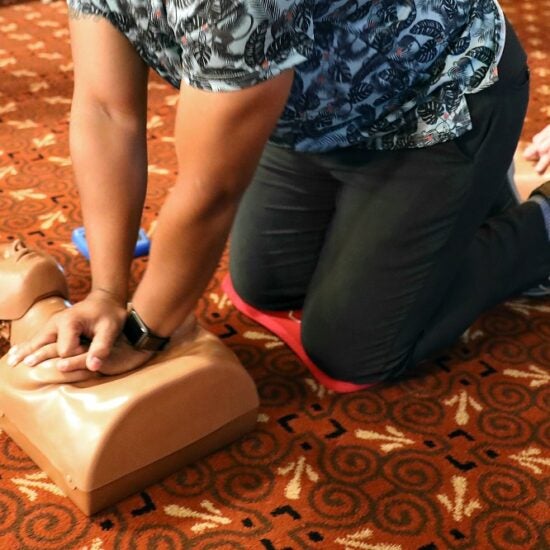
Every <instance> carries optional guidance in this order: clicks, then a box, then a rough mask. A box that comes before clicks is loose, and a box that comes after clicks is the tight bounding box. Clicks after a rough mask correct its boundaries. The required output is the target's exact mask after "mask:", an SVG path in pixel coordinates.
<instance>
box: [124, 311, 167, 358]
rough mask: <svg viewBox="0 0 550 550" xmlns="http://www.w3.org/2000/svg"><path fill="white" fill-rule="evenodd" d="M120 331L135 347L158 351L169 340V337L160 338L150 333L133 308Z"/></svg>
mask: <svg viewBox="0 0 550 550" xmlns="http://www.w3.org/2000/svg"><path fill="white" fill-rule="evenodd" d="M122 332H123V333H124V336H126V338H127V339H128V342H130V344H131V345H132V346H133V347H134V348H135V349H146V350H150V351H160V350H162V349H163V348H164V347H166V344H168V342H169V341H170V338H162V337H160V336H157V335H156V334H152V333H151V331H150V330H149V329H148V328H147V326H146V325H145V323H144V322H143V321H142V320H141V318H140V317H139V315H138V314H137V312H136V311H134V310H133V309H132V310H131V311H130V313H129V314H128V318H127V319H126V323H125V324H124V328H123V330H122Z"/></svg>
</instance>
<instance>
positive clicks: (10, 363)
mask: <svg viewBox="0 0 550 550" xmlns="http://www.w3.org/2000/svg"><path fill="white" fill-rule="evenodd" d="M15 365H17V357H15V356H14V355H12V356H11V357H10V356H9V355H8V366H9V367H15Z"/></svg>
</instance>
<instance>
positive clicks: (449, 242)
mask: <svg viewBox="0 0 550 550" xmlns="http://www.w3.org/2000/svg"><path fill="white" fill-rule="evenodd" d="M511 39H514V37H513V36H512V37H511ZM510 47H514V48H515V49H513V50H510ZM510 47H509V48H508V51H507V52H506V54H507V57H506V59H504V60H503V61H504V64H505V65H506V64H508V63H509V64H510V67H508V66H507V65H506V66H507V71H506V73H505V75H503V78H502V79H501V82H500V83H499V84H497V85H495V86H493V87H491V88H489V89H487V90H485V91H484V92H481V93H479V94H476V95H473V96H470V97H469V98H468V100H469V105H470V108H471V115H472V120H473V124H474V129H473V130H472V131H470V132H469V133H468V134H466V135H465V136H463V137H461V138H459V139H456V140H454V141H451V142H448V143H444V144H439V145H436V146H433V147H430V148H426V149H420V150H406V151H394V152H365V153H362V154H360V153H357V152H355V153H353V152H351V153H349V156H350V158H347V159H346V158H345V154H342V155H340V157H339V158H338V159H337V160H338V162H333V163H332V164H333V165H334V167H333V169H332V173H333V174H334V175H335V177H337V178H338V179H340V180H341V181H343V182H346V184H345V186H344V189H343V191H342V193H341V194H340V197H339V200H338V204H337V209H336V212H335V216H334V219H333V222H332V225H331V229H330V232H329V234H328V235H327V238H326V243H325V246H324V248H323V250H322V254H321V257H320V260H319V264H318V267H317V270H316V271H315V274H314V277H313V279H312V283H311V285H310V288H309V292H308V296H307V299H306V302H305V307H304V313H303V317H302V339H303V343H304V347H305V349H306V352H307V353H308V354H309V356H310V357H311V358H312V360H313V361H314V362H316V364H317V365H318V366H319V367H320V368H321V369H323V370H324V371H325V372H327V374H329V375H330V376H332V377H333V378H336V379H340V380H348V381H351V382H355V383H368V382H372V381H375V380H381V379H387V378H392V377H395V376H397V375H399V374H400V373H401V372H402V371H403V370H404V369H405V368H406V367H408V366H410V365H411V364H412V363H413V362H414V361H416V360H419V359H422V358H423V357H417V356H416V355H415V348H416V346H417V344H418V343H419V342H420V341H421V340H422V338H423V334H424V332H426V331H429V330H430V329H431V326H430V322H431V319H432V318H433V316H434V315H435V314H436V312H441V311H442V308H443V309H445V307H444V306H445V300H446V296H447V294H448V292H449V290H450V288H451V287H452V285H453V284H454V281H455V279H456V278H458V277H460V269H461V265H462V262H463V260H464V258H465V255H466V253H467V251H468V249H469V245H470V243H471V242H472V241H473V240H474V238H475V236H476V234H477V232H478V230H479V228H480V226H481V225H482V224H483V223H484V221H485V219H486V218H487V215H488V213H489V212H490V210H491V208H492V207H493V205H494V203H495V198H496V197H498V195H499V194H500V192H501V191H502V186H503V185H504V182H505V175H506V171H507V170H508V167H509V166H510V162H511V160H512V156H513V153H514V150H515V147H516V144H517V140H518V137H519V134H520V131H521V127H522V123H523V117H524V113H525V108H526V104H527V97H528V74H527V71H526V65H525V58H524V56H523V57H522V55H521V54H522V51H521V48H519V50H518V49H517V48H518V47H519V45H518V44H515V45H514V42H512V44H511V46H510ZM514 56H516V57H517V59H514ZM353 161H355V162H353ZM361 162H362V163H363V164H362V165H361ZM330 163H331V159H330V157H327V164H330ZM342 163H345V164H346V166H347V168H346V169H343V168H342V167H341V166H339V165H341V164H342ZM496 238H498V235H497V236H496ZM512 252H513V251H512ZM502 276H503V277H505V274H503V275H502ZM472 292H473V293H475V292H476V288H475V286H474V287H472ZM485 304H486V300H485V297H480V299H479V308H480V311H481V309H482V307H483V306H484V305H485ZM480 311H478V312H477V313H480ZM471 314H474V312H473V311H472V313H471ZM472 320H473V319H472ZM463 321H464V320H462V323H463ZM450 325H453V323H450ZM456 326H458V324H457V325H456ZM458 335H459V334H454V336H455V337H458ZM446 343H447V342H446Z"/></svg>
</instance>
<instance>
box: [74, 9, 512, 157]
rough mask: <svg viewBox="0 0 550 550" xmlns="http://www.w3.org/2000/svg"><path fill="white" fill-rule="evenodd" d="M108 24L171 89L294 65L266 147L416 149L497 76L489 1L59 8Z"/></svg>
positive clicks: (498, 22) (498, 44)
mask: <svg viewBox="0 0 550 550" xmlns="http://www.w3.org/2000/svg"><path fill="white" fill-rule="evenodd" d="M68 3H69V7H70V8H71V9H72V10H73V12H76V13H77V14H78V13H79V12H80V13H82V12H84V13H90V14H96V15H101V16H104V17H106V18H107V19H109V20H110V21H111V22H112V23H113V24H114V25H115V26H116V27H117V28H118V29H119V30H120V31H121V32H123V33H124V34H125V35H126V36H127V37H128V39H129V40H130V41H131V42H132V44H133V45H134V46H135V48H136V49H137V51H138V52H139V54H140V55H141V56H142V57H143V59H144V60H145V61H146V62H147V63H148V64H149V65H150V66H151V67H152V68H153V69H155V70H156V71H157V72H158V73H159V74H160V75H161V76H162V77H163V78H165V79H166V80H167V81H169V82H170V83H171V84H173V85H174V86H176V87H179V85H180V82H181V81H182V80H183V81H184V82H186V83H188V84H190V85H191V86H196V87H198V88H203V89H208V90H213V91H231V90H238V89H241V88H244V87H247V86H253V85H254V84H257V83H259V82H262V81H264V80H266V79H269V78H272V77H273V76H275V75H277V74H279V73H280V72H281V71H283V70H285V69H290V68H293V69H294V72H295V77H294V83H293V86H292V90H291V93H290V96H289V98H288V101H287V104H286V108H285V109H284V112H283V114H282V116H281V118H280V120H279V122H278V124H277V127H276V128H275V130H274V132H273V134H272V136H271V142H272V143H274V144H276V145H280V146H283V147H287V148H292V149H294V150H297V151H303V152H311V153H318V152H324V151H330V150H333V149H337V148H341V147H349V146H355V147H367V148H371V149H398V148H413V147H425V146H429V145H432V144H435V143H438V142H442V141H447V140H450V139H453V138H455V137H458V136H459V135H461V134H463V133H464V132H466V131H467V130H468V129H470V128H471V122H470V117H469V113H468V106H467V103H466V99H465V95H466V94H471V93H475V92H478V91H480V90H483V89H484V88H486V87H487V86H490V85H491V84H492V83H494V82H495V81H496V79H497V78H498V75H497V63H498V61H499V59H500V55H501V53H502V49H503V47H504V40H505V24H504V16H503V13H502V10H501V8H500V6H499V4H498V2H497V0H297V1H290V0H165V2H163V1H162V0H68Z"/></svg>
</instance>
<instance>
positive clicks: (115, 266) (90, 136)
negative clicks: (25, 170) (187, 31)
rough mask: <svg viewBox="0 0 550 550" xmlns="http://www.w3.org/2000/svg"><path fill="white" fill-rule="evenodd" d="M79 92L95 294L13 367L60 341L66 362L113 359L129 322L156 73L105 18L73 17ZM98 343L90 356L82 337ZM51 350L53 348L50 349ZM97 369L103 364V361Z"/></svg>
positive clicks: (21, 352)
mask: <svg viewBox="0 0 550 550" xmlns="http://www.w3.org/2000/svg"><path fill="white" fill-rule="evenodd" d="M70 31H71V45H72V54H73V61H74V78H75V84H74V94H73V102H72V109H71V123H70V150H71V158H72V163H73V169H74V174H75V179H76V184H77V187H78V191H79V194H80V199H81V208H82V214H83V219H84V225H85V229H86V239H87V241H88V244H89V248H90V256H91V271H92V291H91V293H90V294H89V295H88V297H87V298H86V299H84V300H83V301H82V302H80V303H78V304H76V305H75V306H74V307H72V308H70V309H69V310H66V311H64V312H62V313H61V314H59V315H56V316H54V317H52V319H51V321H50V322H49V323H48V325H47V326H46V327H44V329H43V330H42V331H41V332H40V333H39V334H38V335H37V336H36V337H35V338H33V340H32V341H29V342H26V343H22V344H20V345H18V346H17V348H16V350H15V351H14V352H13V353H12V363H13V364H16V363H17V362H18V361H20V360H21V359H23V358H24V357H26V356H28V355H29V354H31V353H32V354H33V356H32V359H33V360H34V361H33V360H29V361H28V362H27V363H28V364H33V362H38V361H39V360H40V359H45V358H46V355H47V354H46V352H45V351H44V350H42V351H40V348H41V347H43V346H45V345H47V344H49V343H53V342H57V352H58V354H59V356H61V357H73V356H75V355H77V356H78V357H79V361H80V362H83V361H84V360H85V359H86V357H87V358H88V366H89V367H92V368H97V367H98V366H99V365H98V364H96V365H95V366H94V365H93V364H92V363H93V361H92V358H93V357H99V358H100V359H105V358H106V357H107V356H108V355H109V353H110V350H111V347H112V344H113V342H114V340H115V339H116V337H117V336H118V334H119V332H120V329H121V327H122V323H123V322H124V318H125V311H126V302H127V298H128V295H127V294H128V279H129V269H130V264H131V260H132V256H133V248H134V245H135V239H136V237H137V231H138V228H139V223H140V218H141V214H142V208H143V202H144V197H145V190H146V178H147V153H146V106H147V75H148V69H147V67H146V66H145V64H144V63H143V61H142V60H141V58H140V57H139V55H138V54H137V53H136V51H135V49H134V48H133V47H132V46H131V44H130V43H129V42H128V40H127V39H126V38H125V37H124V36H123V35H122V34H121V33H120V32H119V31H117V30H116V29H115V28H114V27H113V26H112V25H111V24H110V23H109V22H108V21H106V20H105V19H102V18H99V17H94V16H90V15H85V14H72V17H71V19H70ZM82 335H84V336H86V337H88V338H89V339H90V340H92V344H91V346H90V348H89V350H88V352H87V353H86V350H85V348H83V347H82V346H81V345H80V341H79V340H80V336H82ZM49 349H51V346H50V348H49ZM96 363H97V361H96Z"/></svg>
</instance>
